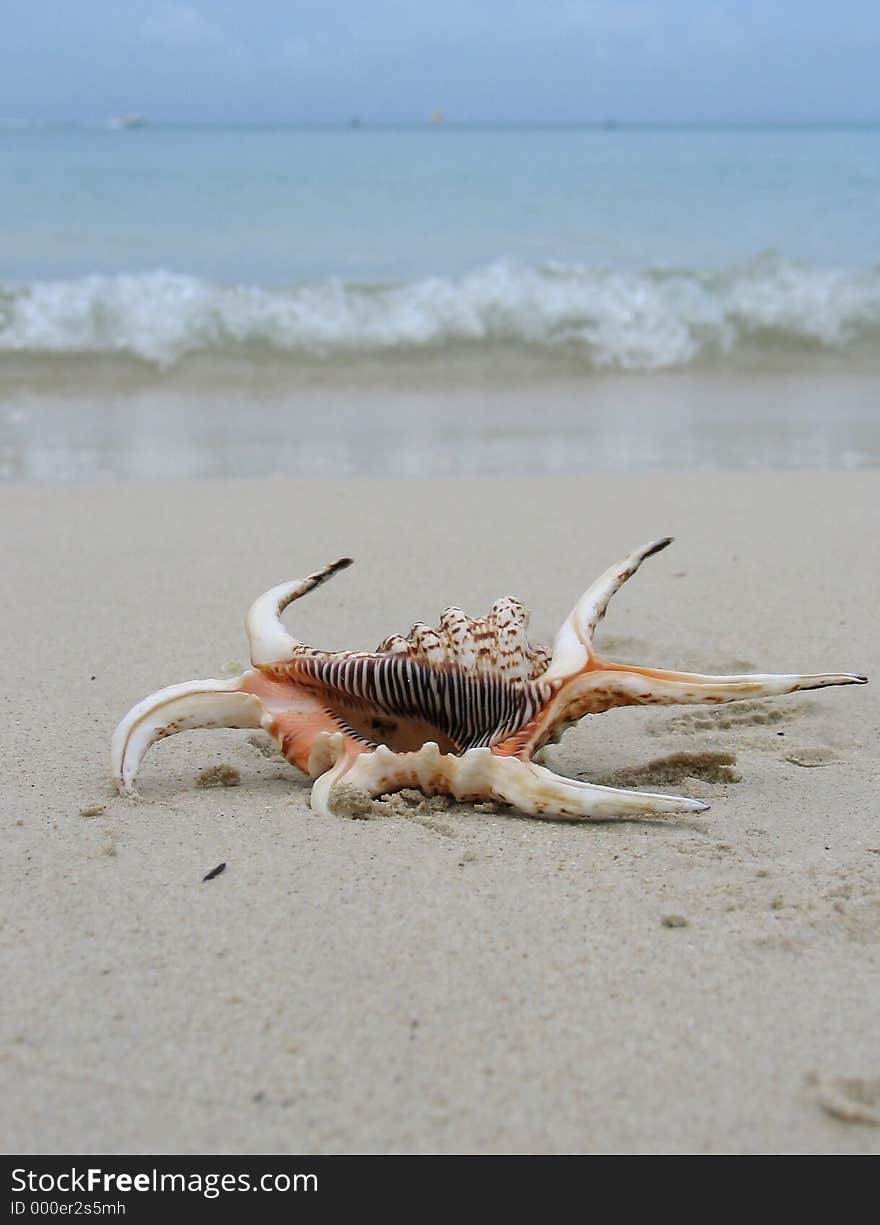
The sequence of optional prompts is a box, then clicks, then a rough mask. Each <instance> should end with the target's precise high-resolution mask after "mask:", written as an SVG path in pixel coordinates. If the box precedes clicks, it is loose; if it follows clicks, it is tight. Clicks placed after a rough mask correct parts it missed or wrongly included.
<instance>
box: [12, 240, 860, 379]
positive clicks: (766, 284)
mask: <svg viewBox="0 0 880 1225" xmlns="http://www.w3.org/2000/svg"><path fill="white" fill-rule="evenodd" d="M875 339H880V269H877V268H873V269H864V270H847V271H844V270H831V269H821V268H815V267H807V266H803V265H797V264H793V263H790V262H788V261H786V260H784V259H782V258H780V257H777V256H773V255H766V256H761V257H759V258H757V259H755V260H753V261H751V262H749V263H747V264H743V265H740V266H736V267H732V268H729V269H726V270H723V271H720V272H717V271H716V272H706V271H693V270H680V269H651V270H647V271H640V272H620V271H616V272H615V271H601V270H596V269H590V268H586V267H579V266H575V265H570V264H567V265H562V264H550V265H545V266H543V267H540V268H538V267H529V266H525V265H519V264H514V263H510V262H498V263H494V264H490V265H488V266H486V267H483V268H479V269H477V270H476V271H474V272H471V273H469V274H468V275H465V276H462V277H459V278H455V279H453V278H443V277H434V278H429V279H426V280H420V281H415V282H412V283H409V284H402V285H391V286H372V287H368V286H359V285H346V284H343V283H342V282H340V281H338V280H327V281H323V282H319V283H314V284H303V285H297V286H293V287H290V288H282V289H263V288H258V287H252V286H242V285H239V286H221V285H216V284H212V283H211V282H208V281H204V280H199V279H197V278H194V277H190V276H185V275H181V274H177V273H170V272H150V273H141V274H132V275H117V276H86V277H81V278H77V279H72V280H63V281H48V280H47V281H35V282H32V283H29V284H11V283H6V284H5V285H0V351H5V352H24V353H27V352H30V353H58V354H73V353H92V354H126V355H130V356H134V357H137V358H140V359H142V360H143V361H146V362H149V363H152V364H155V365H156V366H159V367H163V368H164V367H168V366H171V365H173V364H174V363H175V362H177V361H179V360H180V359H181V358H182V357H184V356H186V355H187V354H191V353H197V352H209V353H210V352H246V351H261V350H262V351H272V352H276V353H282V354H289V355H291V356H292V357H296V356H297V355H308V356H310V357H313V358H314V357H319V358H320V357H330V356H333V355H334V354H340V353H349V354H357V353H371V352H372V353H376V352H392V351H395V350H398V351H409V350H419V349H426V348H435V349H442V348H444V347H446V346H452V345H462V344H464V345H468V346H473V347H476V346H481V345H487V344H489V345H491V344H516V345H526V346H533V347H536V348H539V349H545V350H558V349H560V348H562V349H564V350H566V351H567V352H570V353H573V354H577V355H579V356H581V357H582V358H583V360H584V362H585V364H587V365H589V366H590V367H591V368H594V369H598V370H602V369H618V370H661V369H666V368H673V367H677V366H687V365H689V364H691V363H694V362H697V361H705V360H711V359H717V358H724V357H725V356H729V355H732V354H735V353H736V352H737V350H739V349H741V348H744V347H747V346H756V347H760V348H763V349H768V350H772V349H774V348H779V347H786V346H787V347H791V346H792V345H793V344H794V345H798V346H812V347H815V348H818V349H827V350H840V349H845V348H847V347H848V346H850V345H853V344H858V343H860V342H865V341H872V340H875Z"/></svg>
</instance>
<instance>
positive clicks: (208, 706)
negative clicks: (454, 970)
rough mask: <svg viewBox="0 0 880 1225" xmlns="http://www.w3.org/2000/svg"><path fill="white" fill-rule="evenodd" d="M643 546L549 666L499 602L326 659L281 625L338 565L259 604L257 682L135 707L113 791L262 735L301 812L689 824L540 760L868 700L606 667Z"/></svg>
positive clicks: (581, 616)
mask: <svg viewBox="0 0 880 1225" xmlns="http://www.w3.org/2000/svg"><path fill="white" fill-rule="evenodd" d="M669 543H670V539H669V538H664V539H662V540H656V541H652V542H651V543H650V544H648V545H645V546H644V547H643V548H641V549H638V550H636V552H635V553H633V554H631V555H630V556H629V557H627V558H625V559H624V560H623V561H622V562H620V563H618V564H617V565H615V566H611V567H610V568H609V569H608V570H607V571H606V572H605V573H604V574H603V575H602V576H601V578H599V579H598V580H597V581H596V582H595V583H594V584H593V585H592V586H591V587H590V588H588V590H587V591H586V592H585V593H584V595H583V596H582V597H581V599H580V600H579V601H578V603H577V604H576V605H575V607H574V609H573V610H572V612H571V614H570V615H569V616H568V618H567V619H566V620H565V622H564V623H563V625H562V627H561V629H560V630H559V633H558V634H557V635H556V639H555V641H554V643H553V649H552V651H548V650H546V649H545V648H544V647H541V646H534V645H532V644H531V643H530V642H529V640H528V636H527V628H528V613H527V612H526V610H525V609H524V608H523V606H522V604H520V602H519V601H518V600H515V599H513V598H512V597H510V596H508V597H505V598H503V599H500V600H498V601H496V603H495V604H494V605H493V606H492V608H491V609H490V610H489V612H488V613H487V615H486V616H485V617H481V618H477V619H474V618H471V617H469V616H467V614H466V613H464V612H462V610H461V609H460V608H447V609H445V610H444V612H443V613H442V614H441V616H440V623H439V624H438V625H437V626H434V627H431V626H428V625H424V624H422V623H419V624H416V625H414V626H413V627H412V629H411V630H410V632H409V633H408V634H407V635H406V637H403V636H402V635H399V634H395V635H392V636H391V637H389V638H386V639H385V640H384V641H383V642H382V643H380V644H379V646H378V647H377V649H376V650H375V651H372V652H365V651H360V652H359V651H341V652H327V651H321V650H318V649H316V648H314V647H309V646H306V645H305V644H304V643H301V642H298V641H296V639H294V638H292V637H291V635H290V634H289V633H288V631H287V629H286V628H285V627H284V625H283V624H282V622H281V614H282V613H283V611H284V609H285V608H286V607H287V605H288V604H290V603H292V601H294V600H296V599H299V598H300V597H301V596H303V595H305V594H307V593H308V592H310V591H313V590H314V589H315V588H316V587H318V586H320V585H321V584H322V583H324V582H326V581H327V579H329V578H331V577H332V576H333V575H335V574H337V573H338V572H339V571H340V570H343V569H345V568H346V567H347V566H349V565H350V564H351V561H350V559H349V558H343V559H342V560H340V561H337V562H334V563H332V564H331V565H329V566H325V567H324V569H323V570H319V571H317V572H316V573H315V574H312V575H310V576H309V577H308V578H306V579H302V580H297V581H294V582H289V583H282V584H281V585H280V586H278V587H273V588H272V589H271V590H270V591H267V592H266V593H265V595H262V596H260V597H259V599H258V600H256V601H255V603H254V604H253V605H252V607H251V609H250V612H249V613H248V616H247V631H248V638H249V640H250V649H251V662H252V664H253V667H251V668H250V669H248V670H247V671H246V672H244V673H243V674H242V675H241V676H238V677H234V678H232V679H230V680H228V681H221V680H206V681H190V682H187V683H186V684H183V685H172V686H170V687H169V688H167V689H162V690H160V691H159V692H158V693H155V694H153V695H152V696H151V697H148V698H146V699H144V701H143V702H140V703H138V705H137V706H135V707H134V708H133V709H132V710H131V711H130V712H129V713H128V714H127V715H126V717H125V718H124V719H123V720H122V722H121V723H120V724H119V727H118V728H117V729H116V732H115V734H114V737H113V745H112V768H113V775H114V778H115V780H116V783H117V785H118V787H119V789H120V790H121V791H123V792H126V793H132V792H133V790H134V780H135V776H136V774H137V771H138V768H139V766H140V763H141V761H142V760H143V757H144V754H145V753H146V751H147V749H148V748H149V747H150V745H151V744H153V743H154V742H155V741H156V740H159V739H162V738H164V737H166V736H171V735H174V734H176V733H177V732H182V731H187V730H191V729H194V728H204V727H248V728H255V727H261V728H264V729H265V730H266V731H267V732H269V734H270V735H271V736H273V737H274V739H275V740H276V741H277V743H278V745H279V747H280V749H281V751H282V753H283V754H284V756H285V757H286V758H287V760H288V761H290V762H291V763H292V764H293V765H295V766H297V767H298V768H299V769H300V770H302V771H304V772H305V773H307V774H309V775H310V776H311V777H312V778H314V779H316V782H315V784H314V786H313V788H312V794H311V806H312V808H313V809H314V810H315V811H316V812H321V813H328V812H330V811H331V810H332V807H333V792H334V788H335V787H336V786H338V785H339V784H341V783H344V784H345V785H346V787H348V788H351V787H354V788H357V789H358V790H359V791H362V792H365V793H366V795H367V796H378V795H383V794H385V793H386V792H393V791H399V790H401V789H403V788H418V789H419V790H421V791H423V792H424V793H425V794H427V795H433V794H440V793H442V794H447V795H451V796H453V797H454V798H455V799H457V800H462V801H478V800H479V801H489V800H491V801H495V802H497V803H501V804H507V805H510V806H512V807H514V808H516V809H518V810H520V811H521V812H525V813H529V814H531V815H534V816H542V817H556V818H568V819H581V820H582V819H585V818H591V817H592V818H608V817H627V816H635V815H637V814H647V813H652V814H659V813H669V812H699V811H702V810H703V809H705V808H707V807H708V805H707V804H705V803H703V802H702V801H700V800H690V799H686V798H684V797H681V796H665V795H655V794H653V793H650V792H637V791H624V790H619V789H617V788H611V787H600V786H596V785H594V784H591V783H584V782H579V781H577V780H575V779H570V778H563V777H562V776H561V775H558V774H555V773H553V772H552V771H551V770H548V769H545V768H543V767H541V766H539V765H537V764H536V763H535V762H534V761H533V760H532V759H533V757H534V755H535V753H536V752H537V751H538V750H539V749H540V748H542V747H543V746H544V745H545V744H547V743H548V742H550V741H553V740H556V739H558V737H559V735H560V734H561V732H562V731H563V730H564V729H565V728H566V727H568V726H570V725H571V724H572V723H574V722H576V721H577V720H578V719H580V718H581V717H583V716H584V715H585V714H597V713H600V712H602V711H605V710H609V709H610V708H611V707H614V706H625V705H643V704H646V703H659V704H671V703H695V702H706V703H718V702H732V701H737V700H739V699H742V698H758V697H770V696H773V695H776V694H783V693H792V692H794V691H795V690H800V689H818V688H822V687H824V686H827V685H852V684H863V683H864V682H865V679H866V678H865V677H864V676H860V675H858V674H856V673H827V674H808V675H794V674H788V675H765V674H762V675H754V676H703V675H700V674H698V673H687V672H667V671H661V670H659V669H655V668H642V667H635V666H633V665H628V664H618V663H612V662H611V661H608V660H605V659H601V658H600V657H599V656H598V655H597V654H596V652H595V650H594V647H593V636H594V634H595V631H596V627H597V625H598V624H599V622H600V621H601V619H602V617H603V616H604V615H605V610H606V608H607V606H608V602H609V600H610V599H611V596H612V595H613V594H614V592H615V591H617V590H618V589H619V587H620V586H621V585H622V584H623V583H624V582H625V581H626V580H627V579H628V578H630V576H631V575H633V574H634V573H635V571H636V570H637V569H638V567H639V566H640V565H641V563H642V562H643V561H644V560H645V559H646V558H647V557H650V556H651V555H652V554H654V553H658V552H659V551H660V550H661V549H664V548H666V546H667V545H668V544H669Z"/></svg>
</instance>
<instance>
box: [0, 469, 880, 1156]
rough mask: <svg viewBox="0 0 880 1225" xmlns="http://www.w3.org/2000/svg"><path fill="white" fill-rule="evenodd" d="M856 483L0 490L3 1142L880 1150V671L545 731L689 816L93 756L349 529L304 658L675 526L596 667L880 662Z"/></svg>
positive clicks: (864, 518)
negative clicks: (312, 789) (111, 770)
mask: <svg viewBox="0 0 880 1225" xmlns="http://www.w3.org/2000/svg"><path fill="white" fill-rule="evenodd" d="M878 500H880V477H878V475H877V474H876V473H874V472H853V473H836V474H835V473H822V472H805V473H789V474H785V475H779V474H773V473H770V472H766V473H728V474H719V473H711V474H708V473H707V474H691V475H687V476H675V475H672V474H668V473H667V474H661V473H652V474H637V473H630V474H620V475H617V476H610V475H606V476H604V477H602V476H591V477H589V478H583V479H577V478H571V479H569V478H566V479H557V480H552V481H546V480H545V481H537V480H535V481H529V480H524V479H523V480H520V479H517V480H513V479H511V480H497V481H473V482H461V483H455V482H453V481H436V482H422V483H418V484H417V483H406V482H396V483H394V482H372V481H368V480H361V481H350V482H318V481H316V482H312V483H309V482H304V481H298V482H294V481H290V480H286V479H272V480H268V479H267V480H262V481H260V480H255V481H247V480H241V481H222V480H215V481H211V482H202V483H200V482H195V481H180V482H177V483H156V484H148V483H136V482H133V483H128V484H126V483H119V484H116V483H107V484H85V483H84V484H80V485H67V486H63V485H55V486H52V485H35V484H32V485H18V486H15V485H7V486H5V487H3V488H2V489H0V514H2V524H3V528H2V535H3V556H2V566H3V570H2V573H3V599H2V618H3V622H2V625H3V641H4V644H5V651H4V659H5V668H4V672H5V675H4V684H3V716H2V717H3V728H2V743H3V787H2V798H0V818H2V824H3V846H4V854H3V856H2V861H0V872H2V897H3V908H2V929H0V940H2V950H3V964H4V972H3V988H4V989H3V992H2V996H0V1068H2V1074H3V1083H4V1092H3V1094H2V1100H0V1112H2V1130H0V1143H2V1147H3V1149H4V1150H7V1151H8V1150H18V1151H48V1152H64V1151H67V1152H74V1153H88V1152H100V1151H109V1152H134V1153H152V1152H164V1153H174V1152H183V1153H194V1152H202V1151H206V1152H253V1153H256V1152H263V1153H273V1152H305V1153H317V1152H450V1151H452V1152H455V1151H467V1152H528V1151H537V1152H623V1151H635V1152H770V1151H783V1152H864V1153H867V1152H874V1153H876V1152H880V1127H878V1126H877V1125H876V1124H877V1121H878V1119H880V1027H878V1024H877V1017H878V1015H880V824H878V775H880V771H878V764H880V751H878V743H880V741H878V730H880V684H877V683H875V684H874V685H868V686H867V687H861V688H847V689H834V690H826V691H821V692H818V693H806V694H801V695H796V696H792V697H788V698H781V699H777V700H775V701H769V702H766V703H763V704H758V703H744V704H740V705H738V706H729V707H725V708H723V709H720V710H708V709H705V708H689V709H688V708H680V709H668V710H653V711H652V710H625V711H618V712H612V713H610V714H607V715H603V716H600V717H596V718H593V719H590V720H587V721H585V722H584V723H583V724H581V725H580V726H579V727H578V728H577V729H575V730H574V731H572V732H569V733H568V735H567V736H566V737H565V739H564V741H563V743H562V744H561V745H560V746H558V747H557V748H555V749H553V750H551V758H550V759H551V761H552V764H553V765H554V766H555V767H556V768H557V769H559V770H561V771H563V772H567V773H572V774H580V775H582V776H585V777H587V778H589V779H591V780H593V781H597V782H611V783H614V782H618V783H620V782H623V781H629V782H630V783H632V784H634V785H637V786H646V785H649V784H650V783H651V782H652V781H653V782H655V783H656V785H657V786H658V787H659V788H661V789H662V788H663V787H666V788H668V789H672V790H674V791H680V792H683V793H685V794H689V795H693V796H696V797H699V798H704V799H706V800H708V801H709V802H710V803H711V805H712V807H711V810H710V811H709V812H708V813H706V814H704V815H701V816H700V817H699V818H687V817H674V818H666V819H662V820H653V821H639V822H630V823H603V824H595V823H589V824H580V825H574V824H563V823H547V822H540V821H535V820H530V819H527V818H522V817H516V816H515V815H511V814H509V813H508V812H497V813H493V812H492V811H485V809H484V810H482V811H475V810H474V809H473V808H468V807H466V806H459V805H452V806H450V807H448V808H446V809H444V810H442V811H440V812H438V813H436V814H434V815H432V814H430V813H426V812H424V811H422V810H420V809H419V807H418V806H417V804H415V802H414V801H413V800H412V797H409V798H408V799H407V798H405V799H404V800H403V801H401V802H400V803H399V804H397V805H389V806H387V808H386V809H385V810H383V811H381V812H379V813H376V814H370V815H371V819H368V820H363V819H351V817H350V816H345V815H338V816H334V817H332V818H317V817H314V816H312V815H311V814H310V812H309V809H308V806H307V800H308V786H307V784H306V783H305V781H304V780H303V779H301V778H300V777H299V776H297V775H296V773H295V772H294V771H293V770H292V769H291V768H290V767H288V766H287V765H286V764H285V763H284V762H283V761H281V760H280V759H279V758H277V757H275V756H273V755H272V754H271V752H268V751H267V748H266V745H265V743H263V742H262V741H261V740H260V738H259V737H253V736H252V735H251V736H249V735H248V734H247V733H244V732H213V733H207V732H206V733H193V734H191V735H188V736H180V737H177V738H176V739H175V740H173V741H169V742H167V743H163V744H160V745H158V746H157V747H156V748H155V749H154V750H153V752H152V753H151V755H150V756H149V758H148V759H147V761H146V763H145V766H144V769H143V772H142V776H141V779H140V786H141V790H142V792H143V795H144V797H145V798H144V799H143V801H142V802H140V803H135V802H131V801H126V800H123V799H120V798H117V797H116V796H114V794H113V792H112V789H111V787H110V785H109V781H108V772H107V759H108V741H109V737H110V733H111V731H112V729H113V726H114V724H115V723H116V721H117V720H118V719H119V718H120V717H121V715H122V714H123V713H124V712H125V711H126V709H127V708H128V707H129V706H130V705H131V704H132V703H133V702H134V701H135V700H137V699H139V698H141V697H142V696H143V695H145V694H146V693H148V692H151V691H152V690H154V689H156V688H158V687H159V686H161V685H164V684H167V683H170V682H173V681H179V680H185V679H189V678H191V677H200V676H210V675H223V674H224V669H227V668H228V666H231V665H232V664H234V662H235V661H236V660H241V659H242V658H243V657H244V655H245V639H244V633H243V628H242V620H243V616H244V613H245V611H246V609H247V606H248V604H249V602H250V600H251V599H252V598H253V597H254V596H255V595H256V594H258V593H259V592H260V591H262V590H263V589H264V588H266V587H268V586H270V585H271V584H274V583H276V582H278V581H280V580H281V579H283V578H286V577H290V576H292V575H294V574H297V573H300V572H303V571H306V570H309V569H312V568H314V567H315V566H317V565H318V564H320V563H323V562H324V561H327V560H329V559H331V558H334V557H336V556H339V555H342V554H351V555H353V556H354V557H355V558H356V559H357V561H358V563H359V564H358V565H357V567H356V568H355V569H353V570H352V571H350V572H349V573H346V574H345V575H342V576H340V577H339V578H338V579H336V580H335V581H334V582H333V584H332V585H330V586H328V587H326V588H324V589H322V591H321V592H319V593H316V594H315V595H314V596H313V597H311V598H310V599H309V600H307V601H303V602H302V604H299V605H297V608H296V610H295V612H296V616H295V617H294V618H292V621H293V623H294V624H295V625H296V628H297V631H298V632H299V633H301V635H302V636H303V637H304V638H306V639H308V640H310V641H315V642H316V643H318V644H320V645H325V646H329V647H371V646H373V645H374V644H375V643H376V642H377V641H378V640H379V639H380V638H382V637H384V636H385V635H386V634H388V633H390V632H392V631H395V630H402V631H405V630H406V629H407V628H408V626H409V624H410V623H411V622H412V621H413V620H415V619H417V618H424V619H432V618H433V617H434V616H435V614H436V613H437V612H438V611H439V610H440V609H441V608H442V607H443V606H444V605H445V604H447V603H450V602H456V603H461V604H462V605H464V606H465V607H466V608H467V609H468V611H470V612H472V613H474V614H478V613H481V612H483V611H485V608H486V607H487V606H488V604H489V603H490V602H491V601H492V600H493V599H494V598H495V597H497V596H498V595H501V594H504V593H507V592H511V593H515V594H517V595H518V596H520V597H521V598H522V599H523V600H524V601H525V602H526V603H527V604H528V605H529V606H531V607H532V608H533V609H534V617H533V627H532V628H533V631H534V637H535V638H536V639H545V640H546V639H548V638H549V637H550V636H551V634H552V633H553V631H554V630H555V628H556V625H557V623H558V622H559V621H560V620H561V618H562V616H563V615H564V614H565V613H566V612H567V611H568V608H569V606H570V605H571V603H572V602H573V600H574V598H575V597H576V596H577V595H578V594H579V593H580V591H581V589H582V588H583V586H584V585H585V584H586V582H587V581H589V580H590V579H592V578H593V577H594V575H595V574H596V573H597V572H598V571H599V570H600V569H601V568H604V566H605V565H606V564H608V563H609V562H610V561H612V560H614V559H616V558H617V557H618V556H619V555H620V554H622V553H623V552H625V551H627V550H628V549H629V548H630V547H632V546H634V545H635V544H637V543H639V542H641V541H642V540H644V539H647V538H650V537H652V536H656V535H660V534H666V533H674V534H676V535H677V537H678V540H677V542H676V545H675V546H674V549H673V550H670V551H669V552H668V553H665V554H663V555H662V556H661V557H658V558H657V559H653V560H652V561H651V562H649V563H648V564H647V565H646V566H645V568H644V570H643V571H642V572H641V573H640V574H639V575H638V576H637V578H636V579H634V580H633V581H632V582H631V583H630V584H629V585H628V586H627V588H626V589H625V590H624V591H623V592H622V593H621V594H620V595H619V596H618V597H617V598H616V599H615V601H614V604H613V606H612V609H611V612H610V614H609V617H608V619H607V622H606V628H605V629H604V631H603V638H602V641H603V642H604V647H605V650H606V652H607V653H608V654H611V655H617V656H618V657H620V658H623V659H626V660H637V661H640V662H644V663H649V662H653V663H656V664H658V665H660V666H669V667H676V666H679V667H681V666H691V667H694V668H699V669H704V668H714V669H717V670H719V671H726V670H738V669H742V668H746V667H749V668H752V667H753V668H754V669H756V670H780V671H790V670H810V671H812V670H822V669H828V670H844V669H846V670H849V669H852V670H858V671H865V672H868V673H869V674H870V673H873V674H874V675H875V676H878V675H880V668H878V662H880V659H878V656H880V647H878V633H877V617H876V609H877V607H878V602H880V572H878V566H877V548H876V537H877V528H878V516H877V506H878ZM205 771H209V772H213V773H209V774H208V775H206V774H205V773H204V772H205ZM236 777H237V779H238V783H239V785H237V786H222V785H219V786H208V787H206V786H199V785H198V783H199V780H200V779H202V780H204V779H205V778H209V779H215V780H217V781H220V782H221V783H222V781H223V780H224V779H226V780H227V781H229V780H234V779H236ZM362 815H363V814H362ZM414 818H421V819H414ZM221 863H225V864H226V868H225V870H224V871H223V872H222V873H220V874H218V875H216V876H214V877H213V878H212V879H208V880H205V879H203V878H205V877H206V875H208V874H209V873H210V872H211V871H212V869H214V868H216V867H218V866H219V865H220V864H221Z"/></svg>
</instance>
